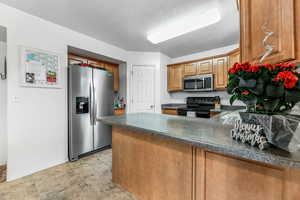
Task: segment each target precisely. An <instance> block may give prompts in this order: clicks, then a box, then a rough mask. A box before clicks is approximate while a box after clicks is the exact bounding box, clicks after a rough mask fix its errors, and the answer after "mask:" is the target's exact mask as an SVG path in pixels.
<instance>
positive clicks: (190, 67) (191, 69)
mask: <svg viewBox="0 0 300 200" xmlns="http://www.w3.org/2000/svg"><path fill="white" fill-rule="evenodd" d="M183 65H184V72H183V73H184V76H193V75H196V74H197V63H187V64H183Z"/></svg>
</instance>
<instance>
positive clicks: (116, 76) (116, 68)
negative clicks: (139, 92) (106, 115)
mask: <svg viewBox="0 0 300 200" xmlns="http://www.w3.org/2000/svg"><path fill="white" fill-rule="evenodd" d="M112 72H113V73H114V91H115V92H118V91H119V89H120V75H119V66H117V65H115V66H114V67H113V71H112Z"/></svg>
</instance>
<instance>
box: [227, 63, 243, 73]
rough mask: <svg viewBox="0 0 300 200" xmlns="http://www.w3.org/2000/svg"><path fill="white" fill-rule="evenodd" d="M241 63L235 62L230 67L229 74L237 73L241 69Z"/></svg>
mask: <svg viewBox="0 0 300 200" xmlns="http://www.w3.org/2000/svg"><path fill="white" fill-rule="evenodd" d="M240 69H241V65H240V64H239V63H235V64H234V65H233V66H232V67H231V68H230V69H229V71H228V72H229V74H236V73H238V72H239V71H240Z"/></svg>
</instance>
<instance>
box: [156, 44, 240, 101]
mask: <svg viewBox="0 0 300 200" xmlns="http://www.w3.org/2000/svg"><path fill="white" fill-rule="evenodd" d="M238 47H239V45H238V44H236V45H231V46H226V47H222V48H218V49H212V50H209V51H204V52H199V53H196V54H192V55H187V56H183V57H178V58H173V59H171V63H179V62H186V61H191V60H197V59H201V58H205V57H209V56H215V55H219V54H224V53H228V52H230V51H232V50H234V49H236V48H238ZM166 77H167V75H166V73H164V77H163V78H162V81H163V83H162V84H163V85H165V84H166V82H167V78H166ZM197 96H203V97H205V96H220V97H221V104H224V105H230V103H229V98H230V96H229V95H228V94H227V92H226V91H219V92H171V93H169V95H167V96H164V99H163V100H162V102H164V103H185V102H186V98H187V97H197ZM235 105H241V104H240V103H238V102H237V103H236V104H235Z"/></svg>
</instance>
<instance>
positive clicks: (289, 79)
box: [273, 71, 298, 89]
mask: <svg viewBox="0 0 300 200" xmlns="http://www.w3.org/2000/svg"><path fill="white" fill-rule="evenodd" d="M273 81H275V82H279V81H283V83H284V87H286V88H289V89H291V88H294V87H295V86H296V84H297V82H298V77H297V76H296V75H295V74H294V73H293V72H291V71H283V72H279V73H278V74H277V76H276V77H275V78H274V79H273Z"/></svg>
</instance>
